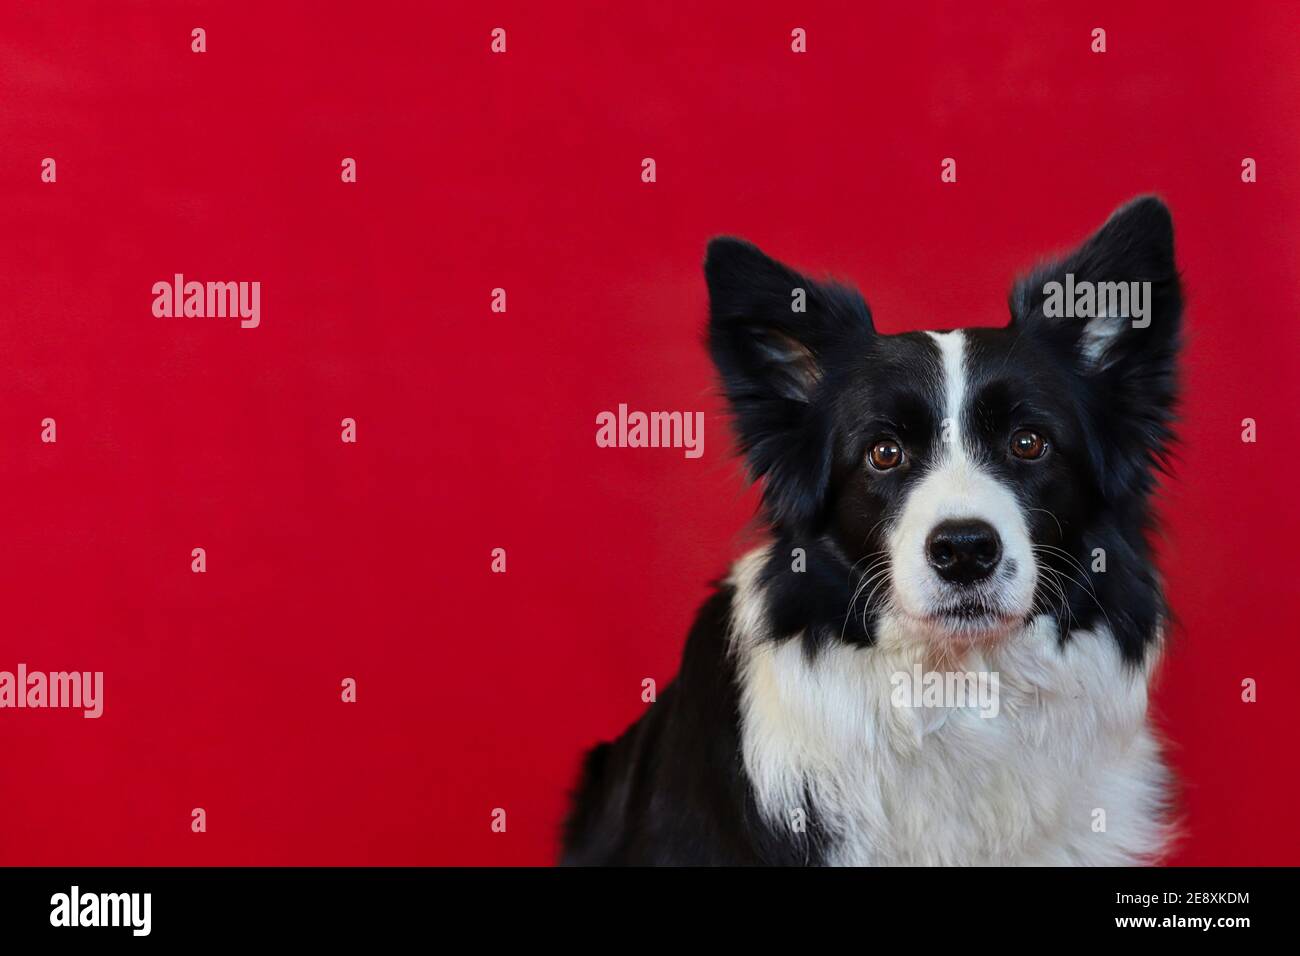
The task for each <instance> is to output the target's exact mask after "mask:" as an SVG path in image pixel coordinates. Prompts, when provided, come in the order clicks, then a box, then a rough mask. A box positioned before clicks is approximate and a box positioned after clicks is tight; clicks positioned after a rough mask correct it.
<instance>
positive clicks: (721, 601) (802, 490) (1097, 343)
mask: <svg viewBox="0 0 1300 956" xmlns="http://www.w3.org/2000/svg"><path fill="white" fill-rule="evenodd" d="M704 272H705V276H706V279H707V283H708V290H709V303H710V319H709V327H708V345H709V349H710V352H711V354H712V357H713V360H714V363H715V364H716V366H717V369H718V371H719V373H720V378H721V384H722V389H723V391H724V393H725V396H726V399H727V402H728V404H729V408H730V412H731V414H732V417H733V419H734V424H735V429H736V432H737V437H738V445H739V450H740V452H741V454H742V455H743V457H744V461H745V463H746V465H747V470H748V472H749V474H750V475H751V477H752V478H753V479H754V480H755V481H761V482H762V505H761V508H762V518H763V520H764V523H765V525H766V527H767V528H768V529H770V534H769V535H768V536H767V538H766V539H765V540H766V543H765V544H763V545H762V546H761V547H759V548H757V549H756V550H754V551H752V552H750V553H749V554H747V555H746V556H744V557H743V558H742V559H741V560H739V561H738V562H737V563H736V564H735V565H734V567H733V568H732V570H731V573H730V575H729V576H728V577H727V578H726V579H725V580H723V581H722V582H720V583H719V584H718V585H717V587H716V590H715V591H714V593H713V594H712V596H711V597H710V598H709V599H708V600H707V601H706V602H705V604H704V605H703V607H702V608H701V610H700V611H699V614H698V617H697V619H696V620H695V623H694V625H693V627H692V629H691V632H690V635H689V637H688V639H687V642H686V646H685V649H684V652H683V655H682V662H681V668H680V671H679V673H678V676H677V677H676V679H675V680H674V681H673V683H672V684H671V685H669V686H668V687H666V688H665V689H664V690H663V691H662V692H661V693H660V695H659V698H658V701H657V702H656V703H654V704H653V705H652V706H650V707H649V708H648V709H647V711H646V712H645V714H644V715H643V716H642V717H641V718H640V719H639V720H637V721H636V723H634V724H633V725H632V726H631V727H630V728H629V729H628V730H627V731H626V732H625V733H624V734H623V735H622V736H621V737H619V738H618V739H617V740H616V741H614V742H613V743H604V744H600V745H597V746H596V747H595V748H594V749H592V750H591V751H590V752H589V753H588V754H587V755H586V757H585V759H584V761H583V766H582V771H581V778H580V781H579V784H578V787H577V789H576V791H575V793H574V795H573V801H572V808H571V811H570V813H569V816H568V818H567V820H566V822H565V825H564V833H563V838H562V842H563V847H562V851H561V863H564V864H571V865H619V864H631V865H641V864H667V865H749V864H774V865H851V866H862V865H1135V864H1146V863H1151V862H1155V861H1157V860H1159V859H1160V858H1161V855H1162V853H1164V852H1165V851H1166V849H1167V846H1168V844H1169V841H1170V839H1171V837H1172V836H1173V824H1172V822H1171V791H1172V786H1173V781H1172V777H1171V774H1170V773H1169V771H1168V770H1167V769H1166V766H1165V764H1164V762H1163V760H1162V756H1161V747H1160V743H1159V741H1158V738H1157V735H1156V733H1155V732H1154V730H1153V729H1152V727H1151V726H1150V724H1149V722H1148V716H1147V697H1148V686H1149V684H1150V681H1151V678H1152V675H1153V672H1154V671H1155V668H1156V666H1157V663H1158V661H1159V658H1160V655H1161V651H1162V646H1163V644H1164V641H1165V633H1166V630H1167V621H1168V618H1169V612H1168V609H1167V607H1166V604H1165V602H1164V599H1163V595H1162V589H1161V583H1160V579H1159V575H1158V573H1157V570H1156V568H1155V566H1154V563H1153V557H1152V550H1151V546H1150V544H1149V541H1148V538H1149V537H1150V534H1151V533H1152V531H1153V530H1154V528H1153V525H1154V521H1153V508H1152V504H1153V496H1154V493H1155V492H1156V490H1157V487H1158V484H1159V482H1160V480H1161V478H1162V476H1163V475H1166V474H1167V473H1168V470H1169V469H1168V463H1169V455H1170V449H1171V445H1172V443H1173V441H1174V424H1175V419H1176V412H1177V408H1176V405H1177V397H1178V369H1177V359H1178V353H1179V350H1180V342H1181V321H1182V292H1181V283H1180V279H1179V275H1178V270H1177V267H1176V265H1175V260H1174V246H1173V222H1172V218H1171V216H1170V213H1169V210H1168V208H1167V207H1166V206H1165V204H1164V203H1163V202H1162V201H1161V200H1160V199H1158V198H1156V197H1152V196H1145V197H1141V198H1138V199H1136V200H1133V201H1132V202H1130V203H1128V204H1127V205H1125V206H1123V207H1121V208H1120V209H1118V210H1117V211H1116V212H1115V213H1114V214H1112V216H1111V217H1110V218H1109V219H1108V220H1107V221H1106V222H1105V223H1104V224H1103V225H1102V226H1101V228H1100V229H1099V230H1098V231H1097V232H1095V233H1094V234H1093V235H1092V236H1091V237H1090V238H1088V239H1087V240H1086V241H1085V242H1084V243H1083V244H1082V245H1081V246H1079V247H1078V248H1077V249H1075V250H1074V251H1073V252H1071V253H1069V254H1068V255H1065V256H1063V257H1061V258H1059V259H1057V260H1055V261H1052V262H1050V263H1049V264H1046V265H1043V266H1041V267H1039V268H1038V269H1037V270H1035V271H1034V272H1033V273H1032V274H1030V275H1029V276H1028V277H1026V278H1023V279H1022V280H1020V281H1019V282H1018V283H1017V284H1016V285H1015V287H1014V289H1013V291H1012V293H1011V296H1010V312H1011V316H1010V321H1009V323H1008V324H1007V325H1006V326H1005V327H1003V328H966V329H962V330H957V331H939V332H908V333H903V334H897V335H882V334H879V333H877V332H876V331H875V329H874V328H873V325H872V318H871V312H870V310H869V309H868V306H867V304H866V302H865V301H864V300H863V298H862V297H861V296H860V295H859V294H858V293H857V292H856V291H854V290H852V289H850V288H847V287H844V286H842V285H839V284H836V283H834V282H814V281H812V280H810V279H808V278H805V277H804V276H802V275H800V274H799V273H797V272H795V271H793V270H791V269H790V268H788V267H786V266H784V265H782V264H781V263H779V262H776V261H775V260H773V259H771V258H769V257H768V256H766V255H765V254H764V253H763V252H761V251H760V250H759V249H758V248H756V247H755V246H753V245H751V244H749V243H747V242H744V241H742V240H739V239H734V238H718V239H714V240H713V241H712V242H711V243H710V244H709V247H708V252H707V256H706V260H705V264H704ZM1066 290H1069V292H1070V293H1071V295H1070V297H1069V298H1068V301H1064V302H1063V301H1062V300H1063V299H1065V298H1067V297H1066V296H1065V295H1064V294H1063V293H1064V292H1065V291H1066ZM1080 290H1086V294H1085V291H1080ZM1129 292H1131V293H1132V294H1131V295H1130V294H1129ZM1121 293H1123V294H1121ZM922 675H926V676H932V675H938V677H939V680H938V681H937V684H939V685H942V686H943V687H945V688H947V689H949V690H951V689H952V688H953V687H957V686H959V685H960V681H957V682H954V681H952V680H947V679H949V678H952V677H953V676H954V675H956V676H957V677H959V678H963V679H985V678H991V679H992V680H991V683H992V687H993V688H994V690H995V691H996V694H995V696H996V713H993V714H991V713H990V712H989V710H987V709H981V708H975V707H972V706H970V703H969V701H962V700H953V699H949V698H945V697H943V696H942V695H941V694H939V695H932V694H929V692H928V689H927V690H924V691H923V690H922V689H921V688H920V687H918V686H916V685H917V684H918V681H917V680H916V678H917V677H919V676H922ZM988 683H989V681H986V682H985V684H986V685H987V684H988ZM908 685H912V686H908Z"/></svg>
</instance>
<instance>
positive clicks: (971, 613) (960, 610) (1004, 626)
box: [921, 600, 1024, 644]
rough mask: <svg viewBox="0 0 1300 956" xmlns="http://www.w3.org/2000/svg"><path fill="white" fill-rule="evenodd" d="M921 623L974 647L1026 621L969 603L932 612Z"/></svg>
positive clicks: (991, 608)
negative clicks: (975, 644) (974, 644)
mask: <svg viewBox="0 0 1300 956" xmlns="http://www.w3.org/2000/svg"><path fill="white" fill-rule="evenodd" d="M921 621H922V622H923V623H924V624H925V625H926V627H927V628H929V629H931V630H933V631H935V632H937V633H938V635H939V636H942V637H943V638H945V639H948V640H953V641H958V642H963V643H972V644H973V643H980V642H984V641H992V640H996V639H998V638H1000V637H1003V636H1005V635H1006V634H1008V633H1010V632H1011V631H1013V630H1015V629H1016V628H1017V627H1019V626H1020V625H1021V624H1023V623H1024V618H1023V617H1021V616H1020V615H1017V614H1008V613H1007V612H1005V611H1003V610H1001V609H999V608H995V607H989V606H988V605H987V604H984V603H982V602H980V601H969V600H968V601H961V602H958V603H955V604H950V605H946V606H944V607H941V608H938V609H936V610H932V611H930V612H929V613H928V614H925V615H923V616H922V617H921Z"/></svg>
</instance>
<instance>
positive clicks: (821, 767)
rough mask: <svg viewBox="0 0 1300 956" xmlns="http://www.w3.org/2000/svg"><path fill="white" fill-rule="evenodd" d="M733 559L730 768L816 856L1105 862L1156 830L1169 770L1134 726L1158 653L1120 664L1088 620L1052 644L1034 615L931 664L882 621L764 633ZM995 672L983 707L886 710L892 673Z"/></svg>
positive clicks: (766, 811) (1125, 856) (752, 563)
mask: <svg viewBox="0 0 1300 956" xmlns="http://www.w3.org/2000/svg"><path fill="white" fill-rule="evenodd" d="M768 559H769V553H768V549H766V548H760V549H758V550H756V551H754V552H751V553H750V554H749V555H747V556H746V557H745V558H744V559H742V560H741V561H740V562H738V563H737V565H736V566H735V568H734V569H733V574H732V577H731V579H730V583H731V584H732V585H733V587H734V589H735V597H734V601H733V605H732V630H731V635H730V649H731V653H732V654H733V655H734V656H735V659H736V664H737V675H738V681H739V685H740V722H741V738H742V750H743V754H744V764H745V770H746V774H747V776H748V777H749V780H750V783H751V784H752V786H753V789H754V793H755V798H756V802H757V804H758V807H759V809H760V812H761V813H762V814H763V816H764V817H765V818H766V819H767V821H768V822H769V824H770V825H772V826H773V827H788V826H789V825H790V820H791V819H792V815H794V814H795V811H803V813H804V814H805V815H806V816H807V817H808V818H809V819H812V820H815V821H816V822H817V826H819V827H820V828H821V829H822V831H823V832H822V833H821V835H820V837H819V840H818V842H819V843H821V845H822V846H823V847H824V853H825V856H826V860H827V862H830V863H837V864H851V865H881V864H884V865H890V864H898V865H915V864H922V865H925V864H929V865H963V864H965V865H979V864H988V865H1000V864H1042V865H1078V864H1092V865H1122V864H1134V863H1145V862H1150V861H1152V860H1154V859H1155V858H1157V857H1158V856H1159V854H1160V853H1161V851H1162V848H1163V847H1164V846H1165V845H1166V843H1167V841H1168V838H1169V835H1170V834H1169V827H1168V824H1167V822H1166V790H1167V787H1168V774H1167V771H1166V770H1165V768H1164V766H1163V764H1162V762H1161V759H1160V753H1159V748H1158V745H1157V743H1156V740H1155V737H1154V735H1153V733H1152V731H1151V729H1150V727H1149V726H1148V723H1147V687H1148V682H1149V679H1150V675H1151V673H1152V670H1153V668H1154V666H1155V662H1156V660H1157V659H1158V657H1159V651H1158V643H1159V642H1158V641H1157V642H1156V643H1157V647H1153V648H1152V649H1151V651H1150V652H1149V653H1148V654H1147V656H1146V659H1145V661H1144V663H1143V664H1141V665H1140V666H1133V665H1132V664H1131V663H1128V664H1126V663H1125V661H1124V659H1123V657H1122V655H1121V653H1120V650H1119V646H1118V644H1117V643H1116V642H1115V641H1114V640H1113V639H1112V637H1111V636H1110V635H1109V634H1108V633H1107V632H1106V630H1105V628H1104V627H1096V628H1094V629H1092V630H1087V631H1077V630H1076V631H1075V632H1073V633H1072V634H1071V635H1070V637H1071V639H1070V640H1069V641H1068V642H1064V641H1061V640H1059V637H1058V630H1057V628H1056V625H1055V623H1054V622H1053V621H1051V620H1050V619H1048V618H1046V617H1039V618H1036V619H1034V620H1033V621H1031V622H1030V624H1029V625H1028V626H1026V627H1025V628H1023V629H1022V630H1020V631H1019V632H1017V633H1015V634H1013V635H1011V636H1010V637H1009V638H1008V639H1006V640H1005V641H1003V642H1002V643H1000V644H998V645H996V646H993V647H989V648H985V649H981V650H971V651H968V652H966V653H965V654H964V655H962V656H961V658H960V659H950V660H947V661H945V662H936V661H934V660H926V659H924V657H925V654H924V652H923V651H922V650H921V648H922V647H923V645H921V644H919V643H918V642H915V641H909V640H906V639H905V635H903V634H902V633H901V632H900V631H899V630H898V629H897V625H891V624H889V623H888V622H885V623H884V624H882V626H881V628H880V632H879V634H878V635H877V640H876V643H875V645H874V646H861V645H853V644H848V643H840V642H831V643H829V644H821V645H820V646H818V647H816V649H815V650H813V649H812V648H810V647H809V646H808V645H807V644H806V643H805V642H804V641H801V640H799V639H796V638H784V639H782V638H777V637H775V636H774V634H773V631H772V628H771V626H770V621H771V617H770V609H769V602H768V600H767V596H766V593H765V590H766V587H767V585H766V584H765V581H764V575H763V567H764V565H765V563H766V562H767V561H768ZM918 663H919V664H920V665H921V667H922V668H923V669H924V670H927V671H933V670H964V671H970V672H987V671H992V672H996V673H997V674H998V680H999V690H1000V698H999V700H1000V708H999V713H998V715H997V716H996V717H991V718H990V717H982V716H980V714H979V713H978V712H977V711H975V710H973V709H970V708H947V707H917V708H910V707H899V706H894V704H893V703H892V700H891V691H892V690H893V685H892V684H891V676H892V675H894V674H896V673H899V672H907V673H910V672H912V669H913V667H914V665H916V664H918Z"/></svg>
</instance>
